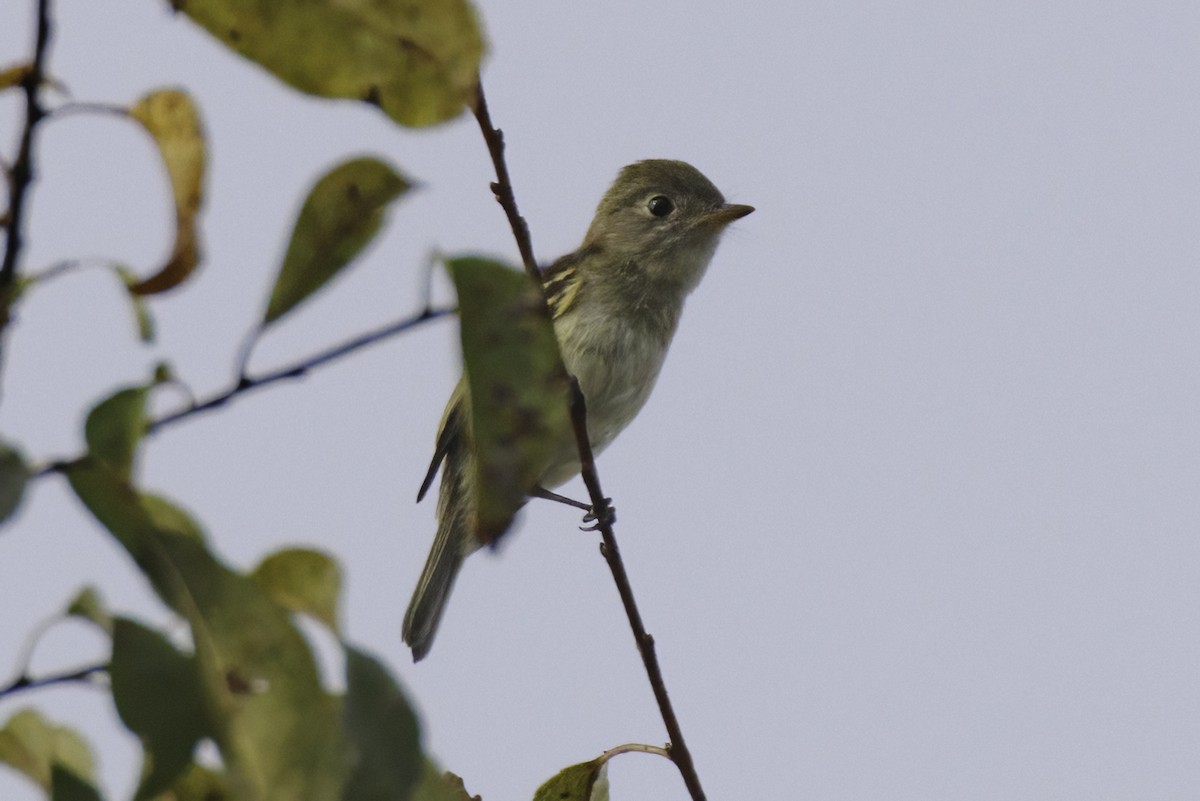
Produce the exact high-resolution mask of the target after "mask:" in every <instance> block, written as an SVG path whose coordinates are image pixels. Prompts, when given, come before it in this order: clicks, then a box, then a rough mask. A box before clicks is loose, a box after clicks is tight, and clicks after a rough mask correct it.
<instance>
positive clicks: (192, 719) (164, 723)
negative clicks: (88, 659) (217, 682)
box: [109, 617, 208, 799]
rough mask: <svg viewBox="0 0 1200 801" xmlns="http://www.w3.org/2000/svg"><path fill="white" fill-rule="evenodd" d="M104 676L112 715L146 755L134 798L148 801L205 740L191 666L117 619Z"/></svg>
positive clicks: (153, 635)
mask: <svg viewBox="0 0 1200 801" xmlns="http://www.w3.org/2000/svg"><path fill="white" fill-rule="evenodd" d="M109 675H110V676H111V678H112V694H113V702H114V703H115V704H116V707H117V714H118V715H120V716H121V721H122V722H123V723H124V724H125V726H126V727H127V728H128V729H129V730H130V731H132V732H133V733H134V734H136V735H138V737H140V738H141V740H142V745H143V747H144V748H145V750H146V763H145V767H144V768H143V770H142V781H141V783H140V785H139V787H138V791H137V795H136V796H135V798H137V799H146V798H151V797H153V796H155V795H157V794H158V793H160V792H162V791H164V790H166V789H168V788H169V787H171V785H172V784H173V783H174V782H175V780H176V779H178V778H179V777H180V775H181V774H182V773H183V771H184V769H185V768H186V767H187V766H188V764H189V763H190V762H191V759H192V752H193V751H194V750H195V747H196V743H197V742H199V740H200V738H201V737H204V736H205V735H206V734H208V731H207V730H208V722H207V714H206V709H205V700H204V692H203V685H202V684H201V681H200V672H199V669H198V667H197V665H196V660H195V658H194V657H192V656H188V655H185V654H182V653H180V652H179V651H178V650H176V648H175V647H174V646H173V645H171V643H170V642H168V641H167V639H166V638H165V637H163V636H162V635H161V634H159V633H158V632H156V631H154V630H153V629H149V628H147V627H145V626H143V625H141V624H140V623H136V622H134V621H132V620H129V619H127V618H121V617H119V618H117V619H116V620H115V621H114V626H113V646H112V661H111V662H110V663H109Z"/></svg>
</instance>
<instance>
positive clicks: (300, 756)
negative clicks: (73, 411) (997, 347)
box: [66, 460, 346, 801]
mask: <svg viewBox="0 0 1200 801" xmlns="http://www.w3.org/2000/svg"><path fill="white" fill-rule="evenodd" d="M66 473H67V478H68V480H69V481H70V483H71V487H72V489H74V491H75V494H76V495H77V496H78V497H79V498H80V500H81V501H82V502H83V504H84V506H86V507H87V508H88V510H89V511H90V512H91V513H92V514H93V515H94V516H95V517H96V518H97V519H98V520H99V521H100V522H101V524H103V525H104V527H105V528H107V529H108V530H109V531H110V532H111V533H112V534H113V536H114V537H115V538H116V539H117V541H118V542H120V543H121V545H122V546H123V547H124V548H125V549H126V550H127V551H128V552H129V554H130V555H131V556H132V557H133V559H134V561H135V562H136V563H137V565H138V568H139V569H140V570H141V571H142V573H143V574H144V575H145V576H146V578H147V579H148V580H149V581H150V583H151V585H152V586H153V587H154V589H155V591H156V592H157V593H158V595H159V597H160V598H162V600H163V601H164V602H165V603H166V604H167V605H168V606H169V607H171V608H172V609H174V610H175V611H176V612H178V613H179V614H180V615H182V616H183V617H184V618H186V619H187V621H188V623H189V624H190V626H191V631H192V641H193V642H194V643H195V648H196V660H197V663H198V665H199V668H200V675H201V679H202V685H203V688H204V694H205V703H206V706H207V708H208V710H209V716H210V720H211V726H212V730H213V731H212V733H213V738H214V740H215V741H216V743H217V746H218V747H219V748H220V750H221V755H222V760H223V762H224V764H225V765H226V767H227V768H228V770H229V772H230V783H231V786H236V787H239V788H243V789H244V790H245V792H244V793H243V794H242V795H245V797H254V798H257V799H261V800H262V801H276V799H278V800H279V801H284V800H285V799H287V800H288V801H291V800H293V799H294V800H297V801H325V800H326V799H329V800H332V799H337V798H339V797H340V789H341V786H342V780H343V776H344V773H345V769H346V755H345V744H344V741H343V737H342V733H341V729H340V726H339V725H338V721H339V704H338V700H337V699H336V698H334V697H332V696H330V695H328V694H327V693H326V692H325V691H324V690H323V689H322V687H321V683H320V676H319V674H318V672H317V667H316V664H315V663H314V660H313V655H312V652H311V651H310V649H309V647H308V643H307V641H306V640H305V639H304V637H303V635H302V634H301V633H300V632H299V631H298V630H297V629H296V627H295V626H294V625H293V624H292V622H291V619H290V618H289V616H288V613H287V611H286V610H284V609H283V608H282V607H281V606H279V605H278V604H276V603H275V602H274V601H272V600H271V598H270V597H269V596H268V595H267V593H266V592H265V591H264V590H263V589H262V587H261V586H259V584H258V582H256V581H254V580H253V579H252V578H250V577H248V576H243V575H240V574H237V573H234V572H233V571H232V570H230V569H229V568H228V567H226V566H225V565H224V564H222V563H221V562H219V561H218V560H217V559H216V558H215V557H214V556H213V555H212V553H211V552H209V550H208V549H207V547H206V546H205V543H204V540H203V538H202V537H201V536H200V531H199V527H198V526H197V525H196V524H195V522H194V521H192V520H191V518H190V517H189V516H188V515H187V514H186V513H185V512H183V511H182V510H181V509H178V508H177V507H174V506H172V505H170V504H169V503H168V502H166V501H165V500H163V499H161V498H149V497H146V496H143V495H141V494H140V493H139V492H137V491H136V490H135V489H134V488H133V487H132V486H130V484H129V483H128V481H126V480H125V479H123V478H122V477H121V476H120V475H118V474H117V473H116V472H115V471H114V470H112V469H111V468H110V467H109V466H108V465H106V464H105V463H103V462H99V461H96V460H87V461H83V462H78V463H75V464H73V465H72V466H70V467H69V468H67V470H66ZM239 797H241V796H239Z"/></svg>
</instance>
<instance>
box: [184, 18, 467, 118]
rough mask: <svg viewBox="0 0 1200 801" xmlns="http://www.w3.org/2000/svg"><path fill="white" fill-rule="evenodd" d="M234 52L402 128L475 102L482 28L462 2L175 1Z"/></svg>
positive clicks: (311, 91)
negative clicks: (376, 110) (358, 103)
mask: <svg viewBox="0 0 1200 801" xmlns="http://www.w3.org/2000/svg"><path fill="white" fill-rule="evenodd" d="M172 2H173V5H174V6H175V7H176V8H177V9H178V10H180V11H182V12H183V13H185V14H187V15H188V16H189V17H191V18H192V19H194V20H195V21H196V22H198V23H199V24H200V25H202V26H204V27H205V28H206V29H207V30H208V32H209V33H211V34H212V35H213V36H215V37H217V38H218V39H220V40H221V41H222V42H224V43H225V44H226V45H227V46H229V47H230V48H231V49H233V50H235V51H237V52H238V53H240V54H242V55H243V56H245V57H246V58H248V59H250V60H252V61H255V62H257V63H258V64H260V65H261V66H263V67H265V68H266V69H267V70H269V71H270V72H272V73H273V74H274V75H275V76H276V77H278V78H280V79H281V80H283V81H285V82H286V83H288V84H290V85H292V86H293V87H295V88H296V89H299V90H300V91H302V92H308V93H309V94H314V95H320V96H321V97H344V98H352V99H356V100H363V101H366V102H368V103H372V104H374V105H377V106H379V107H380V108H381V109H382V110H383V112H384V113H385V114H387V115H388V116H389V117H391V118H392V119H393V120H395V121H396V122H398V123H400V124H401V125H408V126H414V127H419V126H425V125H433V124H434V123H438V122H443V121H445V120H449V119H452V118H454V117H456V116H458V114H459V113H461V112H462V110H463V108H464V107H465V106H466V105H467V104H469V103H471V102H472V101H473V99H474V93H475V87H476V85H477V83H478V73H479V62H480V60H481V59H482V58H483V52H484V43H483V33H482V32H481V31H480V28H479V22H478V20H477V18H476V15H475V10H474V8H473V7H472V6H471V4H470V3H469V2H468V0H288V2H282V3H281V2H279V0H172Z"/></svg>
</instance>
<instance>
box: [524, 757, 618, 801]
mask: <svg viewBox="0 0 1200 801" xmlns="http://www.w3.org/2000/svg"><path fill="white" fill-rule="evenodd" d="M533 801H608V760H606V759H604V758H603V757H601V758H599V759H593V760H592V761H591V762H581V763H579V764H578V765H571V766H570V767H566V768H563V769H562V770H560V771H559V772H558V773H557V774H555V775H554V776H553V777H551V778H550V779H547V780H546V782H545V783H544V784H543V785H542V786H541V787H539V788H538V789H537V792H536V793H534V795H533Z"/></svg>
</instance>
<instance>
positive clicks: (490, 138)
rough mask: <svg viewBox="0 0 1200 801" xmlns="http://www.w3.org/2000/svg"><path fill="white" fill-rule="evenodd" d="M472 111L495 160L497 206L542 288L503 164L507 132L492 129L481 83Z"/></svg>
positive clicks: (528, 270)
mask: <svg viewBox="0 0 1200 801" xmlns="http://www.w3.org/2000/svg"><path fill="white" fill-rule="evenodd" d="M472 111H474V112H475V119H476V120H478V121H479V129H480V130H481V131H482V132H483V141H484V142H486V143H487V148H488V153H490V154H491V156H492V166H494V167H495V168H496V180H495V181H494V182H493V183H492V184H491V188H492V194H493V195H495V196H496V202H497V203H499V204H500V207H501V208H503V209H504V215H505V216H506V217H508V224H509V225H510V226H512V232H513V238H514V239H516V240H517V249H518V250H520V251H521V263H522V264H524V265H525V272H527V273H529V276H530V277H531V278H532V279H533V280H534V281H535V282H536V283H537V285H538V286H541V285H542V275H541V271H539V270H538V266H537V260H536V259H534V257H533V239H532V238H531V237H530V236H529V224H528V223H526V222H525V218H524V217H522V216H521V212H519V211H518V210H517V198H516V195H514V194H513V187H512V179H510V178H509V177H508V165H507V164H506V163H505V162H504V132H503V131H501V130H500V129H499V128H497V127H495V126H494V125H492V115H491V114H490V113H489V112H488V105H487V97H485V96H484V94H483V82H482V81H479V82H477V83H476V91H475V107H474V108H473V109H472Z"/></svg>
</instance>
